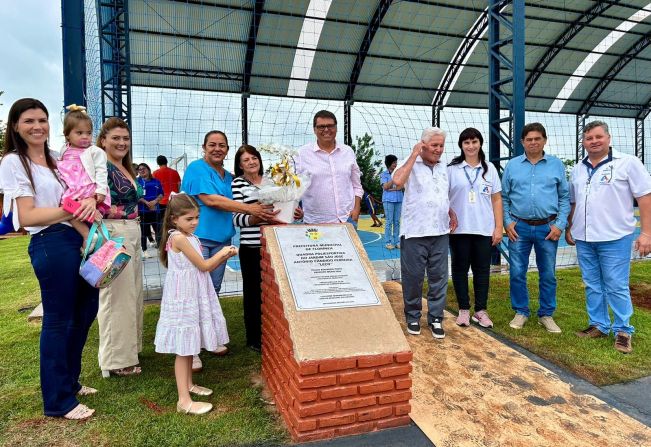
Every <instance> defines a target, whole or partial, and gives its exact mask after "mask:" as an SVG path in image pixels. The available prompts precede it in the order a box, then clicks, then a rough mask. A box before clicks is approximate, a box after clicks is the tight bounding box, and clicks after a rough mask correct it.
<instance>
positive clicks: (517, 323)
mask: <svg viewBox="0 0 651 447" xmlns="http://www.w3.org/2000/svg"><path fill="white" fill-rule="evenodd" d="M528 319H529V317H527V316H526V315H524V314H515V317H513V319H512V320H511V322H510V323H509V326H511V327H512V328H513V329H522V327H523V326H524V324H525V323H526V322H527V320H528Z"/></svg>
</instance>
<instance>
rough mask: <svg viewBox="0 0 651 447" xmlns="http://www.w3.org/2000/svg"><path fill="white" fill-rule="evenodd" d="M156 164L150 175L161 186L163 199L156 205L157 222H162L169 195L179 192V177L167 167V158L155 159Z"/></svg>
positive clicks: (162, 156)
mask: <svg viewBox="0 0 651 447" xmlns="http://www.w3.org/2000/svg"><path fill="white" fill-rule="evenodd" d="M156 164H157V165H158V169H156V170H155V171H154V172H153V173H152V174H151V175H152V176H153V177H154V178H155V179H156V180H158V181H159V182H160V183H161V185H163V198H162V199H161V200H160V202H159V203H158V207H159V209H160V215H161V218H160V219H159V222H162V221H163V219H162V216H163V215H165V207H166V206H167V202H168V201H169V199H170V193H172V192H179V191H180V188H181V176H180V175H179V173H178V172H177V171H176V170H174V169H172V168H168V167H167V157H165V156H164V155H159V156H158V157H156Z"/></svg>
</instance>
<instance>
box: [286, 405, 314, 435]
mask: <svg viewBox="0 0 651 447" xmlns="http://www.w3.org/2000/svg"><path fill="white" fill-rule="evenodd" d="M287 417H288V419H289V420H290V422H291V425H292V426H293V427H294V429H296V431H312V430H316V427H317V420H316V419H302V418H299V417H298V416H297V415H296V413H295V412H294V409H293V408H289V409H288V410H287Z"/></svg>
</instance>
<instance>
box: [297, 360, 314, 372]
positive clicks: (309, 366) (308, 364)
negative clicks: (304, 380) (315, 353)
mask: <svg viewBox="0 0 651 447" xmlns="http://www.w3.org/2000/svg"><path fill="white" fill-rule="evenodd" d="M318 372H319V362H317V361H316V360H308V361H305V362H301V363H299V365H298V373H299V374H300V375H302V376H311V375H312V374H316V373H318Z"/></svg>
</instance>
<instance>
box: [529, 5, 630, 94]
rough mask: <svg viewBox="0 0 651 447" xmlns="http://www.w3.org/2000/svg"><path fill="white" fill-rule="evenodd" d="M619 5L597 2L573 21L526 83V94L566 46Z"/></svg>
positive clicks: (541, 59) (542, 58)
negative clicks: (594, 21)
mask: <svg viewBox="0 0 651 447" xmlns="http://www.w3.org/2000/svg"><path fill="white" fill-rule="evenodd" d="M617 3H619V0H613V1H612V2H596V3H595V4H594V5H593V6H592V7H591V8H590V9H588V10H587V11H585V12H584V13H583V14H582V15H581V16H580V17H579V18H578V19H576V20H575V21H573V22H572V23H571V24H570V26H569V27H568V28H567V29H566V30H565V32H563V34H561V35H560V37H559V38H558V39H556V41H555V42H554V43H553V44H552V45H551V46H550V47H549V50H547V52H546V53H545V54H544V55H543V57H541V58H540V60H539V61H538V63H537V64H536V66H535V68H534V69H533V71H531V73H530V74H529V77H528V78H527V81H526V82H525V88H526V94H527V95H528V94H529V92H531V89H532V88H533V86H534V85H535V84H536V82H537V81H538V79H539V78H540V76H541V75H542V74H543V73H544V72H545V70H546V69H547V67H548V66H549V64H550V63H551V61H552V60H554V58H555V57H556V56H558V53H560V52H561V50H563V49H565V45H566V44H567V43H568V42H570V41H571V40H572V39H573V38H574V37H575V36H576V35H577V34H578V33H579V32H580V31H581V30H582V29H583V28H585V27H586V26H587V25H588V24H589V23H590V22H591V21H592V20H593V19H594V18H595V17H598V16H599V15H601V14H603V12H604V11H606V10H607V9H608V8H610V7H611V6H613V5H614V4H617Z"/></svg>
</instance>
